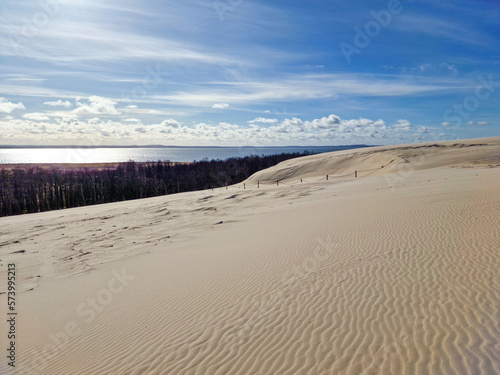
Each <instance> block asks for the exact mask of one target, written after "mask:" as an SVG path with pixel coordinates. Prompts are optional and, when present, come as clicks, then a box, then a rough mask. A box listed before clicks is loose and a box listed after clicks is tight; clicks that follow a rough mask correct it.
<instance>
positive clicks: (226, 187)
mask: <svg viewBox="0 0 500 375" xmlns="http://www.w3.org/2000/svg"><path fill="white" fill-rule="evenodd" d="M226 190H227V182H226Z"/></svg>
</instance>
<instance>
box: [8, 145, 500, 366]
mask: <svg viewBox="0 0 500 375" xmlns="http://www.w3.org/2000/svg"><path fill="white" fill-rule="evenodd" d="M382 167H383V168H382ZM499 167H500V137H499V138H487V139H474V140H465V141H453V142H440V143H436V144H420V145H405V146H390V147H389V146H384V147H377V148H367V149H358V150H348V151H341V152H334V153H328V154H321V155H313V156H308V157H304V158H299V159H295V160H288V161H285V162H283V163H281V164H279V165H278V166H275V167H273V168H270V169H268V170H265V171H261V172H258V173H257V174H256V175H254V176H252V177H251V178H249V179H248V180H247V181H245V189H243V183H242V184H238V185H237V186H232V187H230V188H229V189H228V190H226V189H225V188H221V189H215V190H214V191H211V190H207V191H202V192H191V193H181V194H176V195H171V196H165V197H156V198H148V199H142V200H135V201H128V202H120V203H112V204H104V205H99V206H91V207H81V208H74V209H67V210H61V211H53V212H46V213H39V214H29V215H22V216H14V217H7V218H0V228H1V229H0V232H1V244H0V245H1V247H0V259H1V261H0V264H1V266H0V267H1V269H2V274H1V278H0V279H1V280H0V285H1V286H0V291H5V290H6V285H7V281H6V276H7V275H6V270H7V264H8V263H15V264H16V267H17V296H16V298H17V306H16V308H17V312H18V316H17V319H18V320H17V333H18V337H17V340H16V351H17V352H16V371H18V372H17V373H19V374H51V375H53V374H54V375H55V374H64V375H67V374H175V375H178V374H311V375H312V374H335V375H337V374H353V375H360V374H397V375H400V374H411V375H413V374H447V375H448V374H457V375H463V374H474V375H476V374H500V272H499V270H500V225H499V224H500V194H499V189H500V168H499ZM354 171H358V178H354ZM327 174H328V175H329V176H328V180H327V179H326V175H327ZM301 178H302V180H303V182H302V183H300V179H301ZM276 180H279V182H278V184H279V186H276ZM257 181H259V189H257V186H256V184H257ZM21 251H23V252H21ZM6 300H7V298H6V295H5V294H2V298H1V301H2V302H1V304H0V315H1V317H0V318H1V322H2V323H1V326H0V337H2V339H1V342H2V345H3V347H4V348H5V349H6V348H7V340H6V334H7V330H8V328H7V325H6V318H5V317H6ZM5 349H2V351H3V352H4V353H5ZM0 373H2V374H4V373H5V374H8V373H16V372H13V371H12V369H11V368H10V367H8V366H7V364H6V358H5V356H4V355H3V356H2V358H1V359H0Z"/></svg>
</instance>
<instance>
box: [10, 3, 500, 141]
mask: <svg viewBox="0 0 500 375" xmlns="http://www.w3.org/2000/svg"><path fill="white" fill-rule="evenodd" d="M498 19H500V2H498V1H496V0H489V1H486V0H453V1H452V0H442V1H435V0H413V1H412V0H400V1H398V0H388V1H385V0H384V1H378V0H371V1H369V0H359V1H349V0H301V1H298V0H286V1H285V0H275V1H261V0H183V1H167V0H164V1H160V0H152V1H148V2H140V1H131V0H121V1H116V0H108V1H97V0H42V1H33V0H32V1H24V0H3V1H2V2H1V3H0V56H1V57H0V64H1V70H0V145H85V146H90V145H93V146H99V145H147V144H163V145H218V146H242V145H250V146H266V145H268V146H270V145H345V144H361V143H363V144H372V145H375V144H377V145H382V144H402V143H414V142H423V141H438V140H448V139H465V138H479V137H490V136H498V135H500V65H499V62H500V23H499V22H498Z"/></svg>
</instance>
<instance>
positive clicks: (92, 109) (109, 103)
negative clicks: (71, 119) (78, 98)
mask: <svg viewBox="0 0 500 375" xmlns="http://www.w3.org/2000/svg"><path fill="white" fill-rule="evenodd" d="M88 100H89V103H88V104H83V103H81V102H76V105H77V106H78V108H75V109H74V110H73V111H72V112H73V113H75V114H78V115H119V114H120V112H119V111H118V110H117V109H116V108H115V105H116V102H115V101H113V100H111V99H108V98H103V97H100V96H95V95H94V96H91V97H90V98H89V99H88Z"/></svg>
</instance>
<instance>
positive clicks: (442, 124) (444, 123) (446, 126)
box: [441, 121, 452, 128]
mask: <svg viewBox="0 0 500 375" xmlns="http://www.w3.org/2000/svg"><path fill="white" fill-rule="evenodd" d="M441 126H444V127H445V128H448V127H450V126H452V124H450V123H449V122H446V121H445V122H442V123H441Z"/></svg>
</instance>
